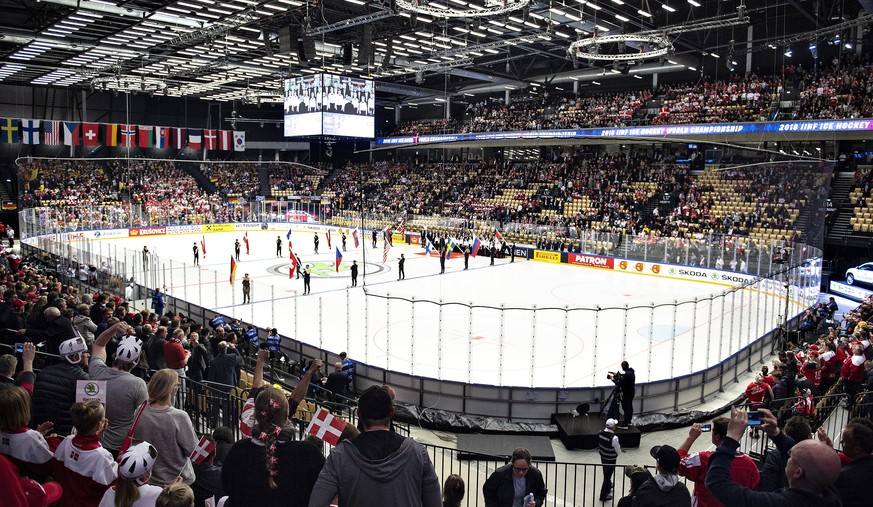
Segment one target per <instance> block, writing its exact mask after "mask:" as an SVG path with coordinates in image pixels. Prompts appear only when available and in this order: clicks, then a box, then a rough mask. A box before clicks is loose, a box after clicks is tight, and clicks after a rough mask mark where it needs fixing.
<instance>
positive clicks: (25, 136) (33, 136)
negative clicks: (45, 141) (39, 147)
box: [21, 120, 39, 144]
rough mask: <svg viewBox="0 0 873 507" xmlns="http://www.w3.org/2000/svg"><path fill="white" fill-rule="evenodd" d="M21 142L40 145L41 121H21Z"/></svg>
mask: <svg viewBox="0 0 873 507" xmlns="http://www.w3.org/2000/svg"><path fill="white" fill-rule="evenodd" d="M21 142H22V143H23V144H39V120H21Z"/></svg>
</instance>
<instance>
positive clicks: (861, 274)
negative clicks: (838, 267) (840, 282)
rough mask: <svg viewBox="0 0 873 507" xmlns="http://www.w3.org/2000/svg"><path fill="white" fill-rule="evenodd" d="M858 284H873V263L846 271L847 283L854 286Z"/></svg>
mask: <svg viewBox="0 0 873 507" xmlns="http://www.w3.org/2000/svg"><path fill="white" fill-rule="evenodd" d="M856 282H861V283H871V284H873V262H866V263H864V264H861V265H860V266H856V267H854V268H850V269H849V270H848V271H846V283H847V284H849V285H854V284H855V283H856Z"/></svg>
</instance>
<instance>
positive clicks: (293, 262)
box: [288, 248, 300, 278]
mask: <svg viewBox="0 0 873 507" xmlns="http://www.w3.org/2000/svg"><path fill="white" fill-rule="evenodd" d="M288 252H289V253H290V255H289V260H290V271H289V272H288V278H294V273H296V272H297V263H298V262H300V261H298V260H297V256H296V255H294V252H291V248H288Z"/></svg>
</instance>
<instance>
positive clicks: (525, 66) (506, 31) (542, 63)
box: [0, 0, 873, 104]
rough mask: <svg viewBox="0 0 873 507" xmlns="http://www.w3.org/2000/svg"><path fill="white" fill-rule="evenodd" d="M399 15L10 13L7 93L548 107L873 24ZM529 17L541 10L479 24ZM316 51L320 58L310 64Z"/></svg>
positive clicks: (21, 3) (71, 6) (795, 2)
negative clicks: (572, 48)
mask: <svg viewBox="0 0 873 507" xmlns="http://www.w3.org/2000/svg"><path fill="white" fill-rule="evenodd" d="M396 1H397V2H398V3H397V4H395V1H394V0H321V1H320V2H316V1H312V0H310V1H309V2H308V3H307V1H306V0H216V1H213V0H171V1H168V0H128V1H125V0H120V1H104V0H42V1H34V0H0V12H2V13H3V16H2V20H0V83H11V84H18V85H35V86H59V87H73V88H91V89H98V90H99V89H113V88H121V89H129V90H136V91H141V92H152V93H158V94H166V95H169V96H192V97H200V98H203V99H208V100H215V101H228V100H242V101H244V102H248V103H260V102H265V103H268V102H272V101H274V100H275V99H276V97H277V96H278V95H279V94H280V93H281V91H280V90H281V79H282V78H284V77H287V76H298V75H302V74H306V73H315V72H321V71H326V72H333V73H343V74H350V75H355V76H363V77H368V78H373V79H375V80H376V81H377V87H376V89H377V92H378V98H379V101H380V102H381V103H383V104H386V103H392V102H404V101H414V100H423V99H431V100H433V99H434V98H435V97H437V98H438V97H441V96H442V97H443V98H445V96H455V97H461V96H463V94H467V95H468V96H469V95H474V94H481V93H488V92H491V93H493V92H498V91H503V90H506V89H519V88H526V89H529V90H530V91H531V92H532V93H537V92H538V90H544V89H547V87H549V86H555V87H557V86H565V87H567V88H570V87H572V86H573V84H572V83H573V81H578V82H579V83H580V84H581V85H584V86H594V85H600V84H601V83H604V82H607V81H608V83H607V84H609V83H612V84H613V86H616V87H628V86H631V85H633V84H635V82H634V81H632V80H633V79H635V78H636V79H640V78H642V77H643V76H645V75H648V74H652V73H655V72H657V73H659V74H660V75H667V74H669V73H677V75H684V76H685V78H684V79H685V80H686V81H691V80H694V79H696V78H697V76H698V75H699V73H700V72H701V71H703V70H704V69H707V73H708V74H711V73H712V72H716V73H718V72H721V73H722V74H726V73H727V72H728V67H732V66H735V67H738V68H739V71H742V70H743V68H744V67H745V65H746V54H751V55H752V58H753V60H751V62H752V65H753V68H754V69H758V68H761V67H763V68H764V71H765V72H773V70H774V69H776V68H778V67H779V66H781V65H782V63H783V62H791V60H790V59H786V58H787V57H785V52H786V51H787V50H788V49H793V51H794V53H797V56H796V57H795V59H801V58H803V57H804V56H805V58H806V59H809V55H808V54H807V53H808V51H807V49H806V48H807V47H808V46H809V45H810V44H817V45H818V46H819V47H821V48H822V50H821V51H822V53H824V52H825V49H824V48H825V47H826V46H827V47H832V48H833V49H834V50H837V51H838V52H839V51H844V52H846V51H848V52H851V51H854V49H853V48H852V47H851V45H852V44H853V43H854V44H857V43H860V41H861V39H862V38H864V37H865V34H866V27H867V25H868V23H869V22H870V21H871V19H870V18H871V15H870V14H868V11H867V10H866V8H865V7H869V8H871V9H873V5H871V4H873V0H748V2H743V1H741V0H590V1H586V0H561V1H543V0H530V2H529V3H528V2H526V0H472V1H467V0H396ZM507 2H508V3H507ZM513 2H524V3H525V4H526V5H525V6H524V7H523V8H519V9H514V10H511V11H509V12H504V13H502V14H496V15H490V16H481V15H479V14H480V13H482V12H483V11H488V10H499V9H502V8H505V7H507V5H511V4H512V3H513ZM407 4H412V5H416V6H419V7H422V8H424V10H429V11H430V12H435V13H437V15H427V14H425V13H420V12H419V13H415V12H411V11H409V10H408V9H406V8H404V7H403V5H407ZM441 10H452V11H467V12H470V13H477V14H476V15H471V16H463V15H461V16H453V17H443V16H440V15H439V14H438V13H439V12H440V11H441ZM461 14H463V12H461ZM749 27H751V31H750V30H749ZM635 34H643V35H645V36H646V37H648V36H652V35H660V36H661V37H662V38H663V39H666V40H668V41H669V43H670V45H671V46H672V47H671V48H670V50H669V52H668V54H666V55H663V56H661V57H658V58H649V59H646V60H636V61H635V60H626V63H627V65H623V64H622V65H619V66H616V65H614V62H613V61H611V58H610V57H606V58H605V59H603V60H589V59H584V58H573V57H572V55H571V54H570V53H568V46H569V45H570V44H571V43H573V42H574V41H577V40H584V39H586V38H589V37H592V36H594V35H597V36H604V35H630V36H633V35H635ZM750 35H751V38H749V36H750ZM367 37H371V38H372V46H371V47H372V49H373V51H372V52H371V55H367V51H366V48H367V47H370V46H369V45H368V44H367V43H366V40H367ZM265 39H266V42H265ZM620 39H621V38H620ZM289 41H290V42H289ZM310 41H311V42H310ZM307 42H308V45H309V50H310V51H312V49H313V46H314V52H315V55H314V56H313V55H312V54H311V53H310V55H309V56H310V59H309V60H308V61H302V60H301V58H300V56H301V55H300V53H301V52H304V53H305V51H302V50H299V47H302V46H306V45H307V44H306V43H307ZM289 46H290V50H289ZM654 46H655V43H654V42H653V43H652V44H651V45H648V46H647V44H646V42H642V43H640V42H639V41H633V40H628V41H621V40H620V41H619V42H615V41H611V42H604V43H602V44H596V45H592V46H591V47H590V49H591V50H592V51H595V52H598V53H602V54H606V55H628V54H634V53H638V52H641V51H648V50H651V49H652V48H653V47H654ZM362 48H363V51H362ZM831 52H832V53H833V51H831ZM801 53H803V55H801ZM303 56H306V55H305V54H304V55H303ZM616 59H617V58H616ZM730 62H736V64H733V65H732V64H731V63H730ZM680 73H681V74H680ZM695 73H696V74H695ZM628 80H631V81H628ZM637 84H638V83H637ZM462 100H463V99H462Z"/></svg>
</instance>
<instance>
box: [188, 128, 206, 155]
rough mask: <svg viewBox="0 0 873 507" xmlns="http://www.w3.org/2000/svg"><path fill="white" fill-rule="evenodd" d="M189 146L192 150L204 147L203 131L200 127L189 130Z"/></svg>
mask: <svg viewBox="0 0 873 507" xmlns="http://www.w3.org/2000/svg"><path fill="white" fill-rule="evenodd" d="M188 146H190V147H191V149H192V150H199V149H200V148H202V147H203V131H202V130H200V129H190V130H188Z"/></svg>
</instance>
